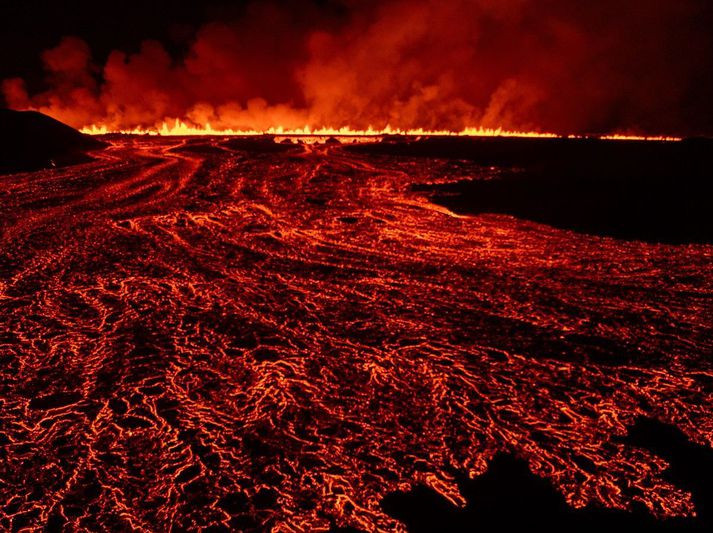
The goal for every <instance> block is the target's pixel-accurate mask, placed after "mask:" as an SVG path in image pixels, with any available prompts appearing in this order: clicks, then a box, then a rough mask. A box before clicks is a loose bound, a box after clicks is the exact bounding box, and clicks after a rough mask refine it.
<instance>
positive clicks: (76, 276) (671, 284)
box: [0, 132, 713, 531]
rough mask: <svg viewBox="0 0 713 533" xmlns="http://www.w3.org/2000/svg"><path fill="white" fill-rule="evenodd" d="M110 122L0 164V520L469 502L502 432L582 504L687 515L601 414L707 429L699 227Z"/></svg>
mask: <svg viewBox="0 0 713 533" xmlns="http://www.w3.org/2000/svg"><path fill="white" fill-rule="evenodd" d="M310 133H314V132H310ZM111 142H112V143H113V146H112V147H111V148H110V149H108V150H107V151H106V152H103V153H101V154H99V155H98V157H99V158H98V159H97V160H96V161H95V162H92V163H88V164H84V165H80V166H76V167H71V168H64V169H53V170H47V171H41V172H35V173H29V174H16V175H10V176H5V177H3V178H2V180H1V182H0V183H1V185H0V219H2V221H3V226H2V233H1V234H0V244H1V246H0V273H1V274H2V275H1V276H0V345H2V350H1V352H0V358H2V368H3V370H2V373H3V378H2V380H0V406H1V407H2V408H1V409H0V457H1V458H2V461H0V480H2V481H1V482H0V501H1V502H3V505H4V507H3V515H2V516H1V517H0V528H2V529H7V530H10V529H14V530H19V529H22V528H28V529H39V528H41V527H47V528H48V529H50V530H56V529H61V528H62V527H67V528H68V529H70V530H93V531H99V530H104V531H106V530H115V531H116V530H132V529H137V530H144V531H168V530H171V529H174V530H188V529H190V530H196V529H199V528H203V527H205V528H208V527H210V526H214V527H218V528H220V527H222V528H223V529H226V528H229V529H235V530H256V531H264V530H269V529H271V528H273V529H274V530H276V531H325V530H328V529H329V528H330V527H331V526H343V527H345V526H352V527H356V528H360V529H364V530H368V531H372V530H381V531H383V530H387V531H403V525H402V524H401V523H400V522H398V521H397V520H395V519H394V518H392V517H391V516H389V515H387V514H385V512H384V511H383V509H382V508H381V507H380V501H381V500H382V498H384V496H385V495H387V494H388V493H390V492H392V491H395V490H398V489H403V488H405V487H408V486H412V485H413V484H416V483H421V484H425V485H427V486H429V487H432V488H433V489H435V490H436V491H438V492H439V493H441V494H443V495H444V496H446V497H447V498H448V499H449V500H451V501H452V502H455V503H460V502H462V496H461V495H460V493H459V491H458V488H457V486H456V484H455V482H454V474H453V473H454V472H465V473H468V474H469V475H471V476H477V475H479V474H481V473H483V472H484V471H485V470H486V468H487V465H488V461H489V460H490V459H491V458H492V457H493V455H494V454H496V453H497V452H499V451H508V452H511V453H514V454H516V455H518V456H519V457H522V458H524V459H526V460H527V461H528V463H529V466H530V469H531V470H532V471H533V472H534V473H536V474H537V475H539V476H542V477H544V478H546V479H548V480H550V481H551V482H552V483H553V484H554V486H555V487H556V488H557V489H558V490H559V491H560V492H561V493H562V494H564V495H565V497H566V499H567V501H568V502H569V503H570V504H571V505H573V506H575V507H582V506H585V505H588V504H592V503H597V504H600V505H602V506H605V507H609V508H620V509H625V508H631V507H632V506H633V505H636V504H642V505H644V506H645V507H646V508H648V510H649V511H650V512H651V513H652V514H654V515H656V516H660V517H667V516H690V515H692V514H693V513H694V512H695V510H694V505H693V502H692V500H691V495H690V493H689V492H688V491H687V490H686V488H685V487H680V486H676V485H675V484H673V483H672V482H670V481H669V480H667V479H666V477H665V475H664V473H665V469H666V468H667V463H666V462H665V461H664V460H663V459H661V458H660V457H658V456H656V455H654V454H653V453H652V452H650V451H647V450H645V449H643V448H638V447H635V446H632V445H628V444H626V443H624V442H623V441H622V440H621V439H620V438H619V437H620V436H621V435H624V434H625V433H626V431H627V427H628V426H630V425H631V424H632V422H633V421H634V420H635V419H636V418H637V417H640V416H646V417H652V418H656V419H659V420H661V421H665V422H667V423H670V424H673V425H675V426H677V427H678V428H680V429H681V430H682V431H683V432H684V433H685V434H686V435H687V436H688V437H689V438H690V439H691V440H693V441H695V442H698V443H700V444H705V445H708V446H710V445H713V415H712V413H713V410H712V409H711V407H712V406H713V393H712V392H711V388H710V383H711V379H712V378H713V367H712V366H711V360H710V347H711V345H710V340H711V330H710V327H711V324H710V302H711V287H712V286H713V272H712V271H711V269H710V260H711V255H712V253H713V252H712V248H711V246H710V245H703V244H702V245H690V246H687V247H685V251H684V252H682V250H684V248H682V247H675V246H669V245H661V244H646V243H642V242H627V241H620V240H615V239H609V238H599V237H593V236H587V235H582V234H578V233H574V232H571V231H566V230H560V229H555V228H552V227H548V226H543V225H540V224H536V223H532V222H527V221H524V220H517V219H514V218H512V217H509V216H499V215H484V216H477V217H471V216H457V215H454V214H453V213H451V212H450V211H448V210H447V209H445V208H442V207H438V206H436V205H434V204H432V203H431V202H429V201H428V199H427V198H425V197H424V196H423V195H422V194H420V193H418V192H414V190H413V188H412V186H414V185H418V184H430V183H445V182H449V181H454V180H459V179H464V178H473V179H482V178H489V177H491V173H492V172H495V171H493V170H490V169H487V168H486V169H484V168H482V167H478V166H476V165H472V164H468V163H464V162H462V161H454V162H448V161H445V160H429V159H409V158H404V159H395V158H389V157H385V156H381V157H370V156H366V155H358V154H353V153H349V152H347V151H345V150H342V149H341V148H339V147H333V146H324V145H305V146H301V147H297V146H294V145H275V146H274V147H271V150H272V152H271V153H254V152H252V153H250V152H247V151H245V149H244V147H242V146H241V145H240V144H239V143H237V142H236V141H235V139H228V140H226V139H175V138H161V137H155V138H146V137H123V138H114V139H112V140H111ZM215 530H216V531H217V530H220V529H215Z"/></svg>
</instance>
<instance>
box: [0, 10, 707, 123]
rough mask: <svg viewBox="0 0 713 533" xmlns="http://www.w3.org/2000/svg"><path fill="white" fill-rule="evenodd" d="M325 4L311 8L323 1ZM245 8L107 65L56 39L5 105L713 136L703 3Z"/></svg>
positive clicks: (114, 116) (14, 84)
mask: <svg viewBox="0 0 713 533" xmlns="http://www.w3.org/2000/svg"><path fill="white" fill-rule="evenodd" d="M320 5H321V4H320ZM340 7H341V8H342V10H341V14H340V15H336V14H334V10H331V11H330V10H326V9H323V8H320V7H319V6H318V5H317V4H315V5H310V6H307V7H305V6H304V5H303V6H301V7H300V9H299V11H297V9H296V8H295V7H292V8H290V7H288V8H282V7H278V6H277V5H276V4H265V3H260V4H254V5H252V6H251V7H250V8H249V9H248V10H247V15H246V16H245V17H243V18H242V19H240V20H235V21H228V22H212V23H209V24H206V25H204V26H203V27H201V28H200V29H198V31H197V32H196V34H195V37H194V38H193V40H192V42H191V43H190V44H189V46H188V52H187V54H186V55H185V56H184V57H180V58H176V57H171V56H170V55H169V54H168V53H167V51H166V50H165V48H164V47H163V46H162V44H161V43H159V42H156V41H145V42H144V43H143V44H142V45H141V48H140V50H139V51H138V52H137V53H132V54H127V53H124V52H121V51H114V52H112V53H111V54H110V55H109V57H108V59H107V60H106V62H105V63H104V64H103V65H97V64H96V63H95V62H94V61H93V60H92V57H91V50H90V47H89V45H88V44H87V43H85V42H83V41H82V40H80V39H78V38H76V37H71V36H70V37H65V38H64V39H62V41H61V42H60V43H59V44H58V46H57V47H55V48H53V49H51V50H47V51H45V52H44V54H43V58H42V59H43V62H44V65H45V68H46V71H47V83H48V85H47V86H48V87H49V89H48V90H47V91H45V92H41V93H39V94H34V95H30V94H28V92H27V90H26V89H25V85H24V82H23V80H21V79H17V78H15V79H8V80H5V81H4V82H3V84H2V92H3V94H4V97H5V100H6V101H7V104H8V105H9V106H10V107H13V108H16V109H25V108H34V109H38V110H41V111H43V112H45V113H47V114H49V115H51V116H54V117H56V118H58V119H59V120H62V121H64V122H67V123H69V124H71V125H73V126H75V127H83V126H88V125H91V124H102V125H105V126H107V127H109V128H110V129H128V128H133V127H136V126H140V127H154V126H157V125H160V124H161V123H163V121H164V120H167V119H168V120H172V119H175V118H178V119H181V120H184V121H185V122H187V123H192V124H196V125H202V124H205V123H208V122H209V123H210V124H211V125H212V126H213V127H214V128H233V129H266V128H268V127H270V126H283V127H288V128H296V127H302V126H305V125H309V126H311V127H320V126H329V127H341V126H350V127H353V128H366V127H368V126H372V127H374V128H383V127H385V126H386V125H387V124H388V125H391V126H392V127H396V128H419V127H420V128H427V129H451V130H461V129H462V128H464V127H465V126H484V127H503V128H507V129H514V130H541V131H552V132H560V133H583V132H612V131H618V132H637V133H651V134H654V133H656V134H658V133H664V134H697V133H711V132H713V103H712V101H711V98H710V95H711V94H713V72H712V71H713V33H711V32H710V27H713V9H712V8H711V6H710V5H709V3H708V2H706V1H705V0H623V1H622V0H616V1H614V0H600V1H597V2H571V1H569V0H451V1H448V2H441V1H438V0H415V1H414V0H408V1H406V0H389V1H383V2H372V1H361V2H357V1H353V0H343V1H342V2H341V6H340Z"/></svg>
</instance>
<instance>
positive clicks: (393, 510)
mask: <svg viewBox="0 0 713 533" xmlns="http://www.w3.org/2000/svg"><path fill="white" fill-rule="evenodd" d="M618 440H622V441H625V442H629V443H632V444H635V445H638V446H640V447H642V448H646V449H648V450H649V451H652V452H653V453H655V454H656V455H659V456H660V457H663V458H665V459H666V461H668V462H669V464H670V465H671V466H670V468H669V470H668V471H667V476H666V477H667V478H670V479H672V480H673V481H674V482H675V483H677V484H678V485H680V486H681V487H684V488H686V489H687V490H689V491H691V492H692V495H693V500H694V504H695V506H696V512H697V516H696V517H689V518H685V517H674V518H668V519H656V518H654V517H653V516H652V515H651V514H650V513H649V512H648V511H647V510H646V509H645V508H644V507H643V505H640V504H635V505H633V506H632V508H631V509H630V510H629V511H622V510H617V509H605V508H602V507H600V506H597V505H591V506H589V507H586V508H584V509H575V508H573V507H570V506H569V505H568V504H567V503H566V501H565V499H564V497H563V496H562V495H561V494H560V493H559V492H558V491H557V490H556V489H555V488H554V487H553V486H552V485H551V484H550V482H549V481H547V480H545V479H543V478H540V477H538V476H536V475H535V474H533V473H532V472H531V471H530V468H529V466H528V464H527V462H526V461H525V460H523V459H520V458H517V457H514V456H513V455H508V454H498V455H496V456H495V457H494V458H493V459H492V460H491V462H490V464H489V465H488V470H487V471H486V472H485V473H484V474H483V475H481V476H479V477H476V478H475V479H468V477H467V476H465V475H462V474H458V475H456V480H457V483H458V486H459V489H460V492H461V494H462V495H463V497H464V498H465V500H466V502H467V503H466V506H465V507H464V508H457V507H455V506H453V505H451V504H450V503H449V502H448V501H447V500H446V499H445V498H443V497H442V496H441V495H440V494H438V493H436V492H435V491H434V490H432V489H430V488H427V487H425V486H423V485H418V486H416V487H415V488H413V489H412V490H410V491H408V492H394V493H391V494H389V495H388V496H387V497H386V498H385V499H384V500H383V501H382V508H383V509H384V511H385V512H386V513H387V514H389V515H391V516H392V517H394V518H396V519H397V520H400V521H402V522H404V523H405V524H406V527H407V529H408V531H409V532H410V533H430V532H435V531H452V532H454V533H455V532H463V533H465V532H470V531H484V532H499V531H551V532H558V531H563V532H565V531H566V532H568V533H569V532H573V531H596V532H601V531H606V532H612V533H614V532H624V531H626V532H634V531H647V532H652V533H675V532H690V533H699V532H700V533H702V532H704V531H711V522H710V519H711V516H710V510H711V507H710V504H711V481H710V480H711V464H712V463H711V461H712V459H713V457H711V455H712V453H713V452H711V450H710V449H709V448H706V447H704V446H700V445H696V444H693V443H691V442H689V441H688V440H687V438H686V437H685V435H683V434H682V433H681V432H680V430H678V429H677V428H675V427H673V426H670V425H667V424H663V423H661V422H658V421H655V420H651V419H640V420H637V422H636V424H634V426H632V427H631V428H629V434H628V435H627V436H626V437H624V438H619V439H618Z"/></svg>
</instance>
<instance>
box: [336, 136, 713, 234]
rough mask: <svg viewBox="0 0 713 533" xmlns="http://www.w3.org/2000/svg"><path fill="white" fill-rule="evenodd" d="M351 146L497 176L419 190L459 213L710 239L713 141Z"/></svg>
mask: <svg viewBox="0 0 713 533" xmlns="http://www.w3.org/2000/svg"><path fill="white" fill-rule="evenodd" d="M348 149H349V150H352V151H356V152H362V153H370V154H383V155H399V156H409V157H435V158H447V159H454V160H467V161H471V162H473V163H475V164H476V165H482V166H484V167H485V166H487V167H491V166H494V167H497V168H498V169H500V172H499V174H498V177H497V179H490V180H483V179H479V176H478V175H477V172H476V173H474V176H473V179H472V180H468V181H460V182H457V183H449V184H445V185H433V186H425V187H421V190H424V191H425V192H427V193H429V194H430V195H432V198H433V200H434V201H435V202H437V203H440V204H441V205H444V206H446V207H448V208H449V209H452V210H454V211H456V212H459V213H469V214H479V213H500V214H509V215H513V216H515V217H518V218H524V219H528V220H533V221H536V222H541V223H544V224H549V225H552V226H555V227H559V228H564V229H571V230H575V231H579V232H583V233H589V234H594V235H601V236H611V237H616V238H622V239H632V240H643V241H650V242H664V243H674V244H680V243H695V242H713V224H711V219H710V198H711V197H713V141H711V140H707V139H689V140H685V141H682V142H655V141H646V142H643V141H642V142H638V141H604V140H598V139H519V138H515V139H513V138H492V139H491V138H482V139H472V138H428V139H423V140H419V141H406V142H403V141H402V142H382V143H379V144H370V145H359V146H353V147H349V148H348Z"/></svg>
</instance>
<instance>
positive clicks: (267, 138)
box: [222, 135, 295, 154]
mask: <svg viewBox="0 0 713 533" xmlns="http://www.w3.org/2000/svg"><path fill="white" fill-rule="evenodd" d="M222 145H223V146H225V147H226V148H230V149H231V150H240V151H244V152H251V153H258V154H275V153H280V152H287V151H288V150H292V149H294V148H295V146H294V145H293V144H282V143H276V142H275V136H274V135H261V136H256V137H237V138H235V139H230V140H228V141H225V142H224V143H223V144H222Z"/></svg>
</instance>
